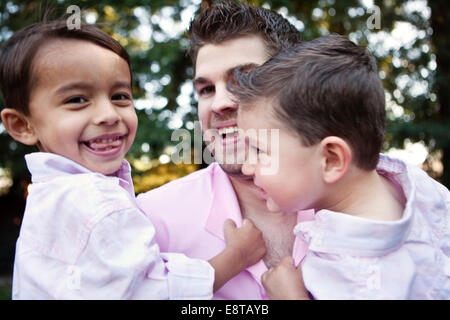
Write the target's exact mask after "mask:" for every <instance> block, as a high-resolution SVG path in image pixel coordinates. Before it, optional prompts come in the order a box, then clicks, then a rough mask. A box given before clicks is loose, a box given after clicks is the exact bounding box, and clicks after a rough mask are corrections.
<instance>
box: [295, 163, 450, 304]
mask: <svg viewBox="0 0 450 320" xmlns="http://www.w3.org/2000/svg"><path fill="white" fill-rule="evenodd" d="M380 157H381V158H380V162H379V164H378V167H377V171H378V173H379V174H381V175H383V176H385V177H387V178H388V179H390V180H391V181H392V182H393V183H394V184H395V185H397V187H398V188H400V189H401V190H402V191H403V194H404V196H405V200H406V206H405V210H404V212H403V217H402V218H401V219H400V220H397V221H390V222H383V221H374V220H368V219H363V218H358V217H354V216H351V215H348V214H344V213H339V212H332V211H328V210H321V211H319V212H317V213H316V217H315V220H314V221H310V222H302V223H299V224H298V225H297V226H296V227H295V231H294V232H295V233H296V235H297V236H298V237H299V238H301V239H303V240H305V241H307V242H308V243H309V251H308V254H307V256H306V258H305V259H304V260H303V262H302V271H303V277H304V281H305V285H306V287H307V289H308V290H309V291H310V292H311V293H312V295H313V296H314V297H315V298H316V299H450V192H449V190H448V189H447V188H445V187H444V186H443V185H441V184H439V183H438V182H436V181H435V180H433V179H432V178H430V177H429V176H428V175H427V174H426V173H425V172H424V171H422V170H421V169H419V168H418V167H415V166H410V165H407V164H405V163H404V162H402V161H400V160H396V159H392V158H390V157H388V156H385V155H380Z"/></svg>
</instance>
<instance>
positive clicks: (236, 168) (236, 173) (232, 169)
mask: <svg viewBox="0 0 450 320" xmlns="http://www.w3.org/2000/svg"><path fill="white" fill-rule="evenodd" d="M218 163H219V166H220V167H221V168H222V170H223V171H224V172H225V173H226V174H228V175H231V176H233V177H241V176H242V178H244V177H246V176H245V175H244V174H242V171H241V169H242V164H225V163H220V162H218Z"/></svg>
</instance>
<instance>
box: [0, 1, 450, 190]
mask: <svg viewBox="0 0 450 320" xmlns="http://www.w3.org/2000/svg"><path fill="white" fill-rule="evenodd" d="M414 2H417V1H414ZM422 2H424V3H425V6H422V7H421V8H422V9H420V10H423V8H425V9H426V10H428V12H431V14H430V16H427V14H426V12H425V14H424V13H423V12H422V11H420V10H419V11H417V10H413V9H411V3H412V1H407V0H385V1H375V4H376V5H377V6H379V7H380V9H381V20H380V27H381V28H380V29H375V30H369V29H368V27H367V20H368V18H369V17H370V13H369V12H368V8H366V7H365V6H364V3H370V1H354V0H339V1H337V0H310V1H291V0H267V1H264V0H254V1H250V3H252V4H255V5H264V6H268V7H270V8H272V9H274V10H280V12H283V13H284V14H287V16H288V17H289V18H290V19H292V20H293V21H294V22H295V21H296V22H297V24H296V25H297V26H298V27H299V28H300V29H301V31H302V34H303V37H304V39H306V40H309V39H313V38H315V37H318V36H321V35H324V34H327V33H330V32H336V33H340V34H345V35H348V36H349V37H350V39H351V40H353V41H355V42H357V43H358V44H360V45H364V46H368V47H369V49H370V50H371V51H372V52H373V53H374V55H375V56H376V58H377V59H378V64H379V70H380V71H381V72H382V75H383V82H384V86H385V88H386V90H387V92H388V96H389V99H388V100H389V103H388V114H389V115H390V116H389V119H388V134H387V137H386V148H388V147H392V146H394V147H402V146H403V142H404V140H405V138H409V139H410V140H411V141H420V140H423V141H425V143H426V144H427V145H428V146H429V148H430V151H431V152H432V151H434V150H444V152H443V159H442V161H443V163H444V166H445V164H447V163H448V159H450V152H448V153H447V151H446V150H449V149H450V129H449V128H450V116H449V111H448V109H446V108H448V104H447V105H446V104H443V103H439V101H440V99H441V97H443V98H445V97H444V95H447V96H448V94H449V93H448V90H443V89H439V88H442V87H443V86H447V84H448V82H449V81H448V80H449V79H448V77H449V70H448V65H447V66H446V65H445V61H446V60H445V59H444V58H442V57H447V59H448V56H449V41H448V36H444V35H443V34H444V32H446V29H444V28H443V25H444V24H445V21H449V20H448V12H450V10H449V4H448V3H447V2H446V1H443V0H442V1H432V2H431V3H430V7H431V9H430V8H428V4H427V3H426V2H425V1H422ZM73 4H75V5H78V6H79V7H81V8H82V9H84V10H85V13H84V17H85V18H87V17H89V16H90V17H96V22H98V23H104V24H102V28H103V29H104V30H105V31H106V32H108V33H110V34H111V35H113V36H114V37H115V38H116V39H118V40H119V41H120V42H121V43H122V44H124V46H125V47H126V48H127V50H128V51H129V52H130V55H131V57H132V67H133V72H134V95H135V99H138V100H139V99H143V98H148V102H142V101H141V104H137V107H138V109H139V110H138V116H139V130H138V134H137V137H136V141H135V144H134V146H133V148H132V149H131V151H130V156H132V157H136V158H138V157H140V156H141V155H143V154H147V155H148V156H150V157H151V158H157V157H158V156H159V155H160V154H161V152H163V150H164V148H165V147H166V146H167V145H170V144H172V142H171V141H170V135H171V129H170V128H169V127H168V125H169V122H170V120H171V116H172V115H173V114H174V113H176V112H177V111H179V110H180V106H179V104H178V103H177V98H178V97H179V96H180V88H181V86H182V84H183V83H185V82H186V81H187V80H189V79H190V78H191V77H192V68H191V65H190V60H189V58H188V57H187V55H186V46H187V39H186V36H185V33H184V32H179V33H176V34H170V35H169V34H167V32H166V31H167V30H166V29H165V25H164V23H165V22H166V21H168V20H170V19H173V20H174V21H175V22H176V23H180V21H181V18H182V16H183V15H186V14H187V13H189V12H192V13H193V12H195V10H197V9H198V8H199V5H200V0H198V1H190V0H170V1H167V0H164V1H162V0H152V1H147V2H143V1H133V0H126V1H124V0H120V1H110V0H108V1H103V0H100V1H98V0H97V1H90V0H85V1H73V0H70V1H69V0H59V1H26V2H24V1H19V0H11V1H5V0H3V1H0V12H1V13H2V14H1V16H0V41H4V40H5V39H6V38H8V37H9V36H10V35H11V33H12V32H14V31H16V30H19V29H20V28H22V27H24V26H25V25H28V24H30V23H32V22H35V21H37V20H39V19H41V18H42V16H43V15H44V13H45V8H48V7H50V8H53V16H55V17H60V16H62V15H63V14H64V13H65V10H66V8H67V7H68V6H69V5H73ZM189 10H191V11H189ZM446 15H447V16H446ZM158 17H159V18H158ZM436 17H440V18H439V19H437V18H436ZM433 18H436V19H434V20H433ZM144 20H148V22H149V24H148V26H147V27H146V29H142V23H143V22H145V21H144ZM439 21H441V22H439ZM432 22H433V26H432ZM399 23H400V24H401V23H410V24H411V25H412V26H413V29H415V31H416V32H417V35H418V36H417V37H415V38H413V39H411V41H408V42H406V44H405V45H404V46H402V47H400V48H395V47H388V48H384V47H383V45H382V41H381V40H383V39H384V38H386V36H387V35H388V34H389V33H391V32H392V31H393V30H394V29H395V28H396V27H397V26H398V25H399ZM439 23H441V24H439ZM447 29H448V27H447ZM137 30H144V32H141V36H144V37H143V38H142V37H140V36H137V34H138V32H137ZM447 35H448V33H447ZM145 37H147V38H145ZM143 39H144V40H143ZM376 39H378V40H380V41H379V42H375V40H376ZM439 61H442V64H440V63H439ZM436 63H437V68H435V67H433V65H436ZM152 64H153V66H154V67H152ZM161 80H163V81H161ZM417 83H420V84H421V85H422V87H424V88H425V89H423V90H422V91H420V92H419V94H416V93H414V88H415V86H417ZM149 84H150V89H149ZM158 97H165V98H166V99H167V103H166V104H165V105H164V104H162V105H163V106H164V107H161V106H159V107H156V105H157V103H156V104H155V100H154V99H157V98H158ZM191 98H193V94H192V93H191ZM152 99H153V100H152ZM446 99H447V100H445V99H444V100H445V101H448V98H446ZM0 103H1V101H0ZM393 105H396V106H400V107H401V108H402V112H403V114H402V115H400V116H398V115H397V116H394V113H393V111H392V110H391V109H390V108H391V107H392V106H393ZM194 119H196V109H195V100H194V99H191V109H190V110H188V111H185V112H184V113H183V120H184V121H183V127H185V126H186V124H187V123H188V122H189V121H193V120H194ZM143 143H148V144H149V145H150V150H149V151H146V152H144V151H142V148H141V146H142V144H143ZM0 147H1V152H0V167H8V168H11V169H12V172H13V176H14V177H22V176H24V175H26V169H25V166H24V162H23V154H24V153H25V152H27V151H30V148H25V147H23V146H20V145H19V144H17V143H13V142H12V140H11V139H10V138H9V136H8V135H7V134H6V133H5V132H3V133H1V134H0ZM446 168H447V171H446V172H449V171H450V169H449V168H450V164H449V165H448V166H447V167H446ZM445 179H447V178H445ZM445 179H444V180H445ZM443 182H444V183H445V184H446V185H447V186H449V185H450V180H445V181H443Z"/></svg>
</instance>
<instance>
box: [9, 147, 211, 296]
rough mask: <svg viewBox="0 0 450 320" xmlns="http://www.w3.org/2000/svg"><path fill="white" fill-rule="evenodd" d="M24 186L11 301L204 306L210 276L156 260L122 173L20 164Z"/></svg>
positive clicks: (40, 159)
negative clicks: (27, 177) (27, 183)
mask: <svg viewBox="0 0 450 320" xmlns="http://www.w3.org/2000/svg"><path fill="white" fill-rule="evenodd" d="M25 159H26V161H27V166H28V168H29V170H30V172H31V174H32V185H31V188H30V191H29V195H28V198H27V204H26V209H25V214H24V219H23V222H22V226H21V230H20V236H19V239H18V240H17V246H16V256H15V262H14V275H13V299H210V298H211V297H212V288H213V282H214V269H213V268H212V267H211V266H210V265H209V263H207V262H206V261H203V260H197V259H189V258H187V257H186V256H184V255H183V254H177V253H164V254H161V253H160V251H159V247H158V245H157V244H156V242H155V241H154V237H155V229H154V227H153V225H152V223H151V222H150V221H149V219H148V218H147V217H146V216H145V215H144V214H142V213H141V211H140V210H139V209H138V208H137V207H136V203H135V198H134V190H133V185H132V180H131V175H130V166H129V164H128V162H126V161H125V160H124V161H123V163H122V166H121V167H120V169H119V170H118V172H117V173H116V174H115V176H104V175H102V174H99V173H94V172H91V171H89V170H88V169H86V168H84V167H82V166H80V165H79V164H77V163H75V162H73V161H71V160H69V159H67V158H64V157H62V156H59V155H55V154H50V153H42V152H38V153H32V154H29V155H26V156H25Z"/></svg>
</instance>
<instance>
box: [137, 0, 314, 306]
mask: <svg viewBox="0 0 450 320" xmlns="http://www.w3.org/2000/svg"><path fill="white" fill-rule="evenodd" d="M189 35H190V41H191V45H190V49H189V53H190V55H191V58H192V61H193V65H194V68H195V78H194V87H195V90H196V92H197V94H198V113H199V120H200V122H201V124H202V130H203V132H204V133H206V132H209V133H211V132H213V133H215V134H214V137H215V139H206V137H205V140H211V141H207V144H208V148H209V149H210V150H211V153H212V154H213V155H214V157H215V159H216V161H217V162H218V163H220V165H219V164H218V163H213V164H211V165H210V166H209V167H208V168H205V169H202V170H199V171H197V172H194V173H193V174H190V175H189V176H187V177H184V178H181V179H178V180H176V181H173V182H171V183H168V184H166V185H164V186H162V187H160V188H157V189H155V190H152V191H149V192H147V193H145V194H141V195H139V196H138V198H137V199H138V203H139V205H140V207H141V209H142V210H143V211H144V212H145V213H146V214H147V215H148V216H149V217H150V219H151V220H152V221H153V223H154V224H155V228H156V230H157V235H156V240H157V242H158V243H159V244H160V248H161V251H171V252H182V253H184V254H186V255H187V256H189V257H193V258H202V259H208V258H210V257H212V256H214V255H216V254H217V252H219V250H222V249H223V248H224V246H225V241H224V237H223V231H222V229H223V222H224V221H225V220H226V219H228V218H231V219H232V220H234V221H235V223H236V224H237V225H238V226H240V225H241V224H242V220H243V218H248V219H250V220H252V221H253V222H254V223H255V225H256V226H257V227H258V228H259V229H260V230H261V231H262V232H263V235H264V239H265V242H266V247H267V255H266V256H265V258H264V259H263V261H260V262H259V263H257V264H255V265H253V266H252V267H250V268H248V269H247V270H245V271H243V272H241V273H240V274H239V275H237V276H236V277H235V278H233V279H232V280H230V281H229V282H228V283H227V284H225V285H224V286H223V287H222V288H221V289H220V290H218V291H217V292H216V293H215V295H214V298H215V299H239V300H244V299H264V298H267V296H266V295H265V292H264V289H263V287H262V285H261V275H262V274H263V273H264V272H265V271H267V269H268V268H270V267H272V266H275V265H276V264H277V263H278V262H279V261H280V260H281V258H282V257H283V256H293V257H294V260H295V262H296V263H298V262H299V261H300V260H301V259H302V258H303V256H304V255H305V252H306V249H307V248H306V244H305V243H304V242H302V241H301V240H300V239H295V237H294V235H293V231H292V230H293V227H294V226H295V224H296V223H297V222H298V221H301V220H306V219H311V218H312V216H313V213H312V211H306V212H300V213H299V214H298V215H297V216H296V215H295V214H292V213H282V212H280V213H271V212H269V211H268V210H267V207H266V204H265V199H264V195H263V194H261V191H260V189H258V188H257V187H256V186H255V185H254V184H253V180H252V178H251V177H250V178H249V177H248V176H244V175H243V174H242V173H241V164H239V163H236V161H234V162H233V163H229V162H227V160H228V159H234V160H236V159H238V158H239V157H238V155H239V153H241V152H245V148H244V150H241V149H240V148H238V147H237V146H238V142H239V139H240V137H239V135H238V133H237V127H236V116H237V109H238V105H237V104H236V102H235V101H234V100H233V97H232V96H231V95H230V93H229V92H228V91H227V90H226V84H227V81H228V74H229V71H230V70H232V69H233V68H234V67H236V66H240V65H246V64H249V63H252V64H257V65H260V64H262V63H264V62H265V61H266V60H268V59H269V58H270V57H271V56H273V55H274V54H276V53H278V52H279V51H281V50H283V49H285V48H287V47H290V46H292V45H294V44H296V43H298V42H299V41H301V36H300V33H299V32H298V31H297V30H296V29H295V28H294V27H293V26H292V25H291V24H290V23H289V22H288V21H287V20H285V19H284V18H282V17H281V16H280V15H278V14H277V13H275V12H273V11H271V10H267V9H263V8H259V7H253V6H248V5H244V4H241V5H238V4H235V3H234V2H231V1H230V2H223V3H217V4H215V5H213V6H212V7H210V8H207V9H204V10H203V11H202V12H200V13H199V14H198V15H197V16H196V17H195V19H194V20H193V21H192V23H191V26H190V29H189Z"/></svg>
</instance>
